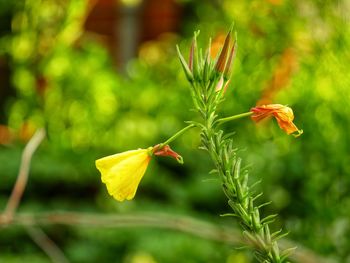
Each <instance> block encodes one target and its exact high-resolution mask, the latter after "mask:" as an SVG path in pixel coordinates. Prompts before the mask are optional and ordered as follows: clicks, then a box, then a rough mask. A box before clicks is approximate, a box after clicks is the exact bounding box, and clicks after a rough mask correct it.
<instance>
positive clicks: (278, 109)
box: [251, 104, 303, 136]
mask: <svg viewBox="0 0 350 263" xmlns="http://www.w3.org/2000/svg"><path fill="white" fill-rule="evenodd" d="M251 111H252V112H253V115H252V119H253V120H254V121H255V122H259V121H261V120H263V119H265V118H267V117H270V116H273V117H275V119H276V120H277V123H278V125H279V126H280V128H281V129H282V130H284V131H285V132H286V133H287V134H292V133H294V132H298V134H297V135H296V136H299V135H301V134H302V133H303V131H302V130H299V129H298V128H297V126H295V124H294V123H293V120H294V114H293V110H292V109H291V108H289V107H287V106H284V105H281V104H268V105H261V106H257V107H255V108H252V109H251Z"/></svg>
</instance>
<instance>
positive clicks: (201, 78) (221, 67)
mask: <svg viewBox="0 0 350 263" xmlns="http://www.w3.org/2000/svg"><path fill="white" fill-rule="evenodd" d="M198 34H199V32H195V33H194V36H193V40H192V44H191V47H190V52H189V59H188V62H187V61H186V59H185V58H184V56H183V55H182V54H181V52H180V50H179V47H177V52H178V56H179V58H180V62H181V65H182V67H183V69H184V72H185V74H186V77H187V79H188V81H189V82H190V83H191V84H192V87H193V92H192V97H193V98H194V101H195V104H196V106H198V105H197V104H201V103H205V104H208V102H209V101H208V100H209V99H214V98H218V97H221V96H222V95H223V94H224V93H225V91H226V89H227V87H228V85H229V83H230V78H231V75H232V68H233V62H234V58H235V53H236V49H237V40H236V37H235V38H233V37H232V32H231V30H230V31H229V32H228V34H227V36H226V38H225V41H224V43H223V45H222V48H221V51H220V52H219V53H218V54H217V55H216V57H215V58H214V59H213V58H212V54H211V40H209V44H208V47H207V49H206V51H205V53H204V54H203V53H202V50H201V49H199V48H198V45H197V36H198ZM198 97H203V99H204V100H205V101H203V100H202V99H199V100H198ZM209 97H210V98H209ZM197 108H198V107H197Z"/></svg>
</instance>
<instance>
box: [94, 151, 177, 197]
mask: <svg viewBox="0 0 350 263" xmlns="http://www.w3.org/2000/svg"><path fill="white" fill-rule="evenodd" d="M152 155H156V156H170V157H173V158H175V159H176V160H177V161H178V162H179V163H182V162H183V160H182V157H181V156H180V155H179V154H177V153H176V152H174V151H173V150H172V149H171V148H170V147H169V145H160V144H158V145H156V146H154V147H149V148H148V149H138V150H131V151H127V152H122V153H118V154H114V155H110V156H107V157H103V158H101V159H98V160H96V167H97V169H98V170H99V171H100V172H101V179H102V182H103V183H104V184H106V186H107V191H108V193H109V194H110V195H111V196H113V197H114V198H115V199H116V200H118V201H120V202H122V201H124V200H125V199H126V200H131V199H133V198H134V196H135V194H136V190H137V187H138V186H139V184H140V181H141V179H142V177H143V175H144V174H145V172H146V170H147V166H148V164H149V162H150V160H151V157H152Z"/></svg>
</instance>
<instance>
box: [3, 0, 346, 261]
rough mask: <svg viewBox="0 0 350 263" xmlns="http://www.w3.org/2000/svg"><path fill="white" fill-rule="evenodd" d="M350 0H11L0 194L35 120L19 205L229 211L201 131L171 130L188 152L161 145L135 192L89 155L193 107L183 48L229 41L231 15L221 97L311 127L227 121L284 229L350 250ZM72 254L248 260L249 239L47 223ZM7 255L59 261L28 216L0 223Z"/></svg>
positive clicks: (148, 139)
mask: <svg viewBox="0 0 350 263" xmlns="http://www.w3.org/2000/svg"><path fill="white" fill-rule="evenodd" d="M349 19H350V1H349V0H334V1H331V0H329V1H328V0H254V1H249V0H245V1H235V0H213V1H209V0H200V1H199V0H198V1H195V0H177V1H176V0H143V1H142V0H120V1H116V0H94V1H88V0H71V1H69V0H63V1H62V0H60V1H58V0H19V1H11V0H1V1H0V209H3V208H4V207H5V205H6V201H7V199H8V197H9V195H10V193H11V190H12V186H13V184H14V182H15V179H16V176H17V172H18V168H19V163H20V156H21V151H22V149H23V147H24V145H25V144H26V142H27V141H28V140H29V139H30V137H31V136H32V135H33V133H34V132H35V130H36V129H38V128H39V127H45V129H46V130H47V133H48V137H47V139H46V140H45V142H44V143H43V144H42V145H41V146H40V148H39V150H38V151H37V152H36V154H35V156H34V158H33V162H32V168H31V174H30V179H29V183H28V186H27V189H26V191H25V194H24V197H23V200H22V202H21V205H20V208H19V212H29V213H35V212H41V211H57V210H64V211H79V212H89V213H101V214H119V213H135V212H147V213H153V212H154V213H157V212H162V213H168V214H170V215H174V216H176V215H186V216H193V217H195V218H199V219H203V220H207V221H209V222H214V223H216V224H223V223H225V224H229V225H231V226H232V227H235V226H236V225H235V221H234V219H230V218H229V219H227V218H221V217H219V215H220V214H223V213H225V212H229V211H230V209H229V207H228V205H227V204H226V199H225V197H224V195H223V193H222V191H221V188H220V184H219V183H218V182H217V181H215V180H214V181H213V180H207V179H213V178H212V176H211V175H209V174H208V172H209V171H210V170H211V169H212V168H213V167H212V165H211V163H210V161H209V159H208V157H207V155H206V154H205V153H204V152H202V151H200V150H198V146H199V136H198V131H196V130H191V131H190V132H188V133H187V134H185V135H184V136H183V137H182V138H180V139H178V140H177V141H176V142H174V143H173V145H172V148H173V149H175V150H176V151H177V152H179V153H181V154H182V156H183V157H184V160H185V164H184V165H183V166H179V165H178V164H177V163H176V162H175V161H173V160H168V159H163V158H158V159H156V160H153V161H152V163H151V165H150V167H149V168H148V171H147V173H146V175H145V177H144V179H143V181H142V183H141V185H140V187H139V190H138V193H137V196H136V198H135V200H133V201H131V202H124V203H118V202H116V201H115V200H113V199H112V198H110V197H109V196H108V194H107V192H106V189H105V187H104V186H103V185H102V183H101V182H100V175H99V173H98V171H97V170H96V169H95V166H94V160H95V159H97V158H99V157H102V156H105V155H109V154H113V153H116V152H120V151H124V150H129V149H135V148H139V147H141V148H144V147H148V146H151V145H155V144H157V143H159V142H161V141H164V140H165V139H167V138H168V137H169V136H171V135H172V134H174V133H175V132H176V131H178V130H179V129H181V128H182V127H184V125H185V123H184V121H186V120H191V119H193V118H196V115H195V113H193V112H191V111H190V108H191V100H190V96H189V89H188V88H189V85H188V83H187V82H186V79H185V77H184V74H183V72H182V69H181V66H180V63H179V61H178V58H177V56H176V49H175V45H176V44H179V46H180V48H181V49H182V50H183V51H184V53H185V54H186V56H187V54H188V48H189V45H190V41H191V36H192V34H193V31H194V30H200V31H201V34H200V37H199V39H198V40H199V43H200V44H201V45H203V47H204V45H206V43H207V40H208V38H209V37H212V39H213V42H215V43H219V42H220V41H221V39H222V38H223V36H224V35H225V33H226V32H227V30H228V28H229V26H230V25H231V23H232V21H234V22H235V29H236V31H237V34H238V52H237V56H236V61H235V65H234V72H233V78H232V81H231V85H230V87H229V89H228V91H227V93H226V100H225V102H224V103H223V105H222V107H221V109H220V112H221V114H222V116H228V115H232V114H237V113H241V112H246V111H248V110H249V109H250V108H251V107H253V106H255V105H256V104H258V103H260V104H261V103H281V104H288V105H289V106H291V107H292V108H293V109H294V113H295V116H296V117H295V123H296V125H297V126H298V127H299V128H301V129H303V130H304V134H303V135H302V136H301V137H299V138H297V139H295V138H294V137H292V136H287V135H286V134H284V133H283V132H282V131H281V130H280V129H279V128H278V126H277V124H276V123H275V121H272V120H270V121H267V122H265V123H262V124H260V125H255V124H254V123H253V122H252V121H251V120H249V119H241V120H239V121H236V122H234V123H228V124H226V125H225V127H224V129H225V130H226V131H236V135H235V142H236V145H237V147H239V149H240V151H239V155H240V156H241V157H242V158H243V160H244V163H245V164H247V165H250V168H249V169H250V176H251V179H252V181H253V182H254V181H257V180H260V179H261V180H262V183H261V184H260V186H259V190H261V191H263V192H264V196H263V197H262V198H261V202H264V201H269V200H272V201H273V203H272V204H271V205H270V206H268V207H266V208H264V210H263V213H265V214H269V213H278V214H279V219H278V220H277V221H276V222H275V223H274V224H273V228H275V229H276V230H277V229H279V228H280V227H283V228H284V229H286V230H288V231H290V234H289V235H288V238H289V239H291V240H293V241H295V242H297V243H299V244H301V245H303V246H306V247H308V248H310V249H312V250H313V251H315V252H316V253H318V254H319V255H322V256H324V257H330V258H333V259H335V261H336V262H350V191H349V189H350V149H349V147H350V132H349V131H350V118H349V116H350V105H349V101H350V88H349V87H350V75H349V64H350V50H349V48H350V23H349V21H350V20H349ZM44 230H45V231H46V232H47V233H48V235H49V236H50V237H51V238H52V239H53V240H54V241H55V242H56V243H57V244H58V245H59V247H60V248H61V249H62V250H63V251H64V253H65V255H66V256H67V258H68V259H69V260H70V261H71V262H84V263H86V262H127V263H129V262H130V263H154V262H230V263H233V262H237V263H244V262H254V261H253V259H252V256H251V254H250V253H249V251H245V250H234V249H233V247H232V246H230V245H225V244H222V243H219V242H214V241H208V240H204V239H200V238H198V237H194V236H190V235H188V234H184V233H180V232H176V231H167V230H156V229H150V228H132V227H131V228H126V229H120V228H119V229H113V228H109V229H99V228H96V227H91V228H88V227H79V226H76V227H72V226H70V227H67V226H62V225H54V226H46V227H44ZM0 262H50V261H49V259H48V258H47V256H46V255H45V254H44V253H43V252H42V251H41V250H40V248H38V247H37V246H36V245H35V244H34V243H33V242H32V240H31V239H30V238H29V237H28V235H27V233H26V232H25V231H24V230H23V228H21V227H15V226H10V227H6V228H0Z"/></svg>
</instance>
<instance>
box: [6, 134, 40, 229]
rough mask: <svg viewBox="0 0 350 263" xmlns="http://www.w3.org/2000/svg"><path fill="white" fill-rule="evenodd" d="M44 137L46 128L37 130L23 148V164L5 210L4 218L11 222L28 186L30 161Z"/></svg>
mask: <svg viewBox="0 0 350 263" xmlns="http://www.w3.org/2000/svg"><path fill="white" fill-rule="evenodd" d="M44 138H45V130H44V129H39V130H37V131H36V133H35V134H34V135H33V137H32V138H31V139H30V140H29V142H28V143H27V145H26V147H25V148H24V150H23V153H22V160H21V165H20V168H19V172H18V176H17V180H16V183H15V186H14V187H13V189H12V193H11V196H10V198H9V200H8V202H7V205H6V208H5V211H4V213H3V220H4V221H5V222H10V221H11V220H12V218H13V216H14V214H15V212H16V210H17V207H18V205H19V203H20V201H21V198H22V195H23V192H24V190H25V188H26V186H27V181H28V175H29V169H30V162H31V160H32V156H33V154H34V152H35V151H36V149H37V148H38V146H39V145H40V143H41V142H42V140H43V139H44Z"/></svg>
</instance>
